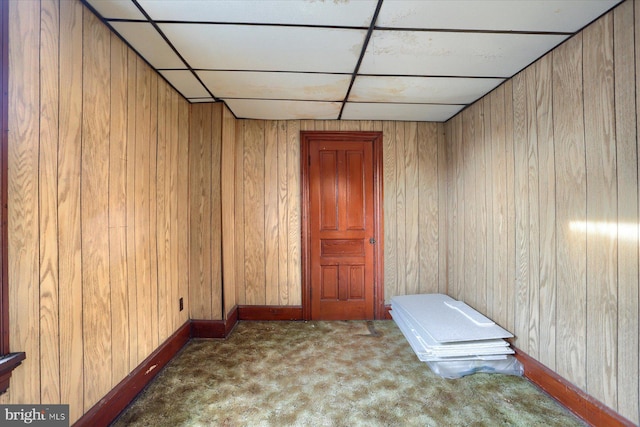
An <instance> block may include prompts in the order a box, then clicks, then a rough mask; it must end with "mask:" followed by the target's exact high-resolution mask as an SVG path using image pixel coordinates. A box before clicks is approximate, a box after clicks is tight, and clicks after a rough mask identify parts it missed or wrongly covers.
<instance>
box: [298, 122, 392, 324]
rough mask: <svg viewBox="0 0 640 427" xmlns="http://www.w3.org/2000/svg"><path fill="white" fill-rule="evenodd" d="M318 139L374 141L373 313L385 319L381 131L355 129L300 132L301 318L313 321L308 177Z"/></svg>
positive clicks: (376, 317)
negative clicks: (358, 130) (354, 130)
mask: <svg viewBox="0 0 640 427" xmlns="http://www.w3.org/2000/svg"><path fill="white" fill-rule="evenodd" d="M316 139H322V140H329V141H344V140H351V141H356V142H371V143H372V146H373V147H372V148H373V229H374V232H373V234H374V235H373V238H374V239H376V244H375V245H374V247H373V316H374V319H384V318H385V308H384V262H383V261H384V224H383V222H384V221H383V210H382V207H383V200H384V199H383V179H382V169H383V160H382V149H383V144H382V132H379V131H376V132H353V131H300V174H301V185H300V187H301V190H302V200H301V205H302V206H301V214H302V218H301V221H300V222H301V226H302V230H301V233H302V247H301V249H302V253H301V256H302V260H301V261H302V318H303V319H304V320H311V251H310V239H311V230H310V229H309V224H310V222H309V214H310V212H309V177H310V166H311V165H310V161H311V158H310V150H309V146H310V143H311V141H313V140H316Z"/></svg>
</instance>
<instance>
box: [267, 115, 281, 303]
mask: <svg viewBox="0 0 640 427" xmlns="http://www.w3.org/2000/svg"><path fill="white" fill-rule="evenodd" d="M278 206H279V199H278V122H277V121H273V120H272V121H268V122H266V123H265V129H264V239H265V240H264V249H265V252H264V267H265V286H266V291H265V302H266V304H267V305H278V304H280V285H281V281H280V276H279V269H278V254H279V253H280V239H279V238H278V236H279V216H278ZM267 283H268V284H270V285H267Z"/></svg>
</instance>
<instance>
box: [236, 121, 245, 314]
mask: <svg viewBox="0 0 640 427" xmlns="http://www.w3.org/2000/svg"><path fill="white" fill-rule="evenodd" d="M235 165H236V172H235V176H236V178H235V186H236V203H235V208H236V209H235V230H236V236H235V249H236V298H237V301H236V302H237V304H238V305H241V304H244V303H245V301H246V293H245V281H244V122H243V121H240V120H238V121H236V157H235Z"/></svg>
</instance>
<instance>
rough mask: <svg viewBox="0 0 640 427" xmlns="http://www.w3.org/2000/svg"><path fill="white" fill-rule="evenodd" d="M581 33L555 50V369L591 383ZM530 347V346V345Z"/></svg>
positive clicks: (582, 385)
mask: <svg viewBox="0 0 640 427" xmlns="http://www.w3.org/2000/svg"><path fill="white" fill-rule="evenodd" d="M581 48H582V34H579V35H578V36H576V37H574V38H572V39H571V40H569V41H568V42H567V43H565V44H563V45H562V46H560V47H559V48H558V49H557V50H556V51H554V52H553V133H554V137H555V138H556V139H558V140H559V141H563V143H562V144H556V145H555V160H556V218H557V222H558V228H557V229H556V232H557V242H558V243H557V244H558V259H557V266H558V270H557V273H556V274H557V280H558V293H557V307H558V312H557V319H558V322H557V326H558V329H557V330H556V331H557V337H556V343H557V357H556V370H557V372H558V373H559V374H560V375H562V376H563V377H566V378H570V379H572V381H573V382H574V383H575V384H576V385H577V386H578V387H580V388H585V387H586V371H585V369H586V336H585V334H584V332H585V327H586V325H585V319H586V244H587V241H586V240H587V239H586V233H585V232H583V231H581V230H579V229H578V230H577V231H576V230H572V229H571V228H570V224H571V222H574V223H581V222H582V223H584V222H585V221H586V219H587V218H586V202H587V200H586V197H587V196H586V166H585V146H584V117H583V108H582V105H583V97H582V73H581V70H582V50H581ZM525 351H526V350H525Z"/></svg>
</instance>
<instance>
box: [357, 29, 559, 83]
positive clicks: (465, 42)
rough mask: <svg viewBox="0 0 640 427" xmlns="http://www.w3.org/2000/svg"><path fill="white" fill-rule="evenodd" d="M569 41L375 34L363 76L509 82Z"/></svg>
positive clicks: (516, 36)
mask: <svg viewBox="0 0 640 427" xmlns="http://www.w3.org/2000/svg"><path fill="white" fill-rule="evenodd" d="M565 39H566V36H557V35H532V34H494V33H441V32H430V31H425V32H417V31H375V32H374V34H373V36H372V37H371V41H370V42H369V46H368V47H367V52H366V54H365V56H364V59H363V61H362V66H361V67H360V73H362V74H392V75H402V74H405V75H415V76H480V77H511V76H512V75H514V74H515V73H517V72H518V71H520V70H521V69H522V68H524V67H525V66H527V65H529V64H530V63H531V62H533V61H534V60H535V59H537V58H538V57H540V56H542V55H543V54H544V53H546V52H547V51H548V50H550V49H552V48H553V47H555V46H556V45H558V44H559V43H561V42H562V41H563V40H565Z"/></svg>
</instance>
